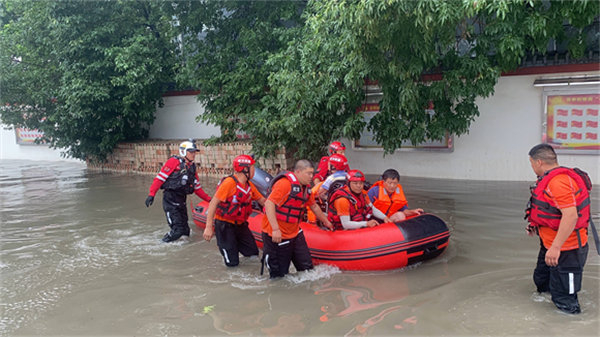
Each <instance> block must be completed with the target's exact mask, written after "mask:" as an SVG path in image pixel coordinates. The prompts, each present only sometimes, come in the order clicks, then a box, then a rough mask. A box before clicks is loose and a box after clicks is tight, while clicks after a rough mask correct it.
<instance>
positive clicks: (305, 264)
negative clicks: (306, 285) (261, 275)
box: [262, 230, 313, 278]
mask: <svg viewBox="0 0 600 337" xmlns="http://www.w3.org/2000/svg"><path fill="white" fill-rule="evenodd" d="M262 239H263V263H264V264H265V265H266V266H267V269H269V275H270V277H271V278H276V277H283V276H285V275H286V274H287V273H289V269H290V262H293V263H294V267H295V268H296V270H298V271H302V270H309V269H312V268H313V263H312V259H311V257H310V250H309V249H308V246H307V245H306V239H304V233H303V232H302V230H300V232H299V233H298V235H297V236H296V237H295V238H293V239H289V240H281V242H280V243H275V242H273V240H272V238H271V237H270V236H269V235H268V234H267V233H264V232H263V233H262Z"/></svg>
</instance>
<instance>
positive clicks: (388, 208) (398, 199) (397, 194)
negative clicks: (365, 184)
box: [371, 180, 408, 216]
mask: <svg viewBox="0 0 600 337" xmlns="http://www.w3.org/2000/svg"><path fill="white" fill-rule="evenodd" d="M375 186H378V187H379V195H378V196H377V200H374V201H373V206H374V207H375V208H377V209H378V210H380V211H381V212H383V213H384V214H385V215H387V216H390V215H392V214H394V213H396V212H398V211H399V210H400V209H402V208H403V207H404V206H406V205H408V202H407V201H406V197H405V196H404V191H403V190H402V186H401V185H400V184H398V186H396V190H395V191H394V193H393V194H392V195H391V196H390V195H388V193H387V191H386V190H385V187H384V186H383V181H382V180H379V181H377V182H376V183H375V184H373V186H372V187H371V188H373V187H375Z"/></svg>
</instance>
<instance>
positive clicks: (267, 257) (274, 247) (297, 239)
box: [262, 159, 333, 278]
mask: <svg viewBox="0 0 600 337" xmlns="http://www.w3.org/2000/svg"><path fill="white" fill-rule="evenodd" d="M313 173H314V168H313V164H312V163H311V162H310V161H308V160H304V159H302V160H299V161H298V162H297V163H296V165H295V166H294V172H284V173H280V174H279V175H278V176H276V177H275V178H274V179H273V185H272V189H271V193H270V194H269V197H268V198H267V201H266V202H265V215H266V216H264V217H263V222H262V239H263V244H264V247H263V263H264V265H266V266H267V268H268V270H269V275H270V277H271V278H277V277H283V276H285V275H286V274H287V273H288V272H289V267H290V262H293V263H294V267H295V268H296V270H298V271H303V270H308V269H312V268H313V264H312V259H311V257H310V251H309V250H308V246H307V245H306V240H305V239H304V234H303V233H302V230H301V229H300V222H301V221H302V220H303V216H304V212H305V210H306V207H307V206H308V207H310V208H311V210H312V211H313V212H314V213H315V215H316V217H317V219H318V220H320V221H322V223H323V225H324V226H325V227H327V228H329V229H332V228H333V226H332V225H331V222H329V220H327V217H326V216H325V214H323V212H322V211H321V209H320V208H319V207H318V206H317V205H316V203H315V199H314V197H313V196H312V194H311V192H310V188H309V185H310V183H311V181H312V178H313Z"/></svg>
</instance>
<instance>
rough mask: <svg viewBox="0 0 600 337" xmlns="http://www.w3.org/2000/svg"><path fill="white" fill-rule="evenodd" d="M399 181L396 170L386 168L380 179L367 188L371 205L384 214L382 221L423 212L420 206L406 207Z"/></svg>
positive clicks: (399, 218) (391, 220) (406, 203)
mask: <svg viewBox="0 0 600 337" xmlns="http://www.w3.org/2000/svg"><path fill="white" fill-rule="evenodd" d="M399 182H400V174H399V173H398V171H396V170H394V169H387V170H385V171H384V172H383V174H382V175H381V180H380V181H377V182H376V183H374V184H373V186H372V187H371V188H370V189H369V192H368V196H369V199H370V200H371V202H373V206H374V207H375V208H377V209H378V210H380V211H381V212H382V213H384V214H385V218H383V221H384V222H398V221H402V220H404V219H406V218H407V217H410V216H413V215H418V214H422V213H423V209H421V208H415V209H409V208H408V202H407V201H406V197H405V196H404V191H403V190H402V185H400V183H399ZM375 216H376V217H377V215H375Z"/></svg>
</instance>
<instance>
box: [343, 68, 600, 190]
mask: <svg viewBox="0 0 600 337" xmlns="http://www.w3.org/2000/svg"><path fill="white" fill-rule="evenodd" d="M569 75H573V74H560V76H569ZM554 76H555V77H556V75H554ZM541 77H542V76H541V75H528V76H506V77H501V78H500V79H499V82H498V84H497V85H496V88H495V93H494V95H493V96H491V97H488V98H486V99H479V100H478V101H477V104H478V106H479V110H480V113H481V115H480V116H479V117H477V118H476V119H475V121H474V122H473V123H472V124H471V127H470V131H469V133H468V134H467V135H463V136H461V137H455V138H454V151H453V152H425V151H396V152H395V153H393V154H391V155H387V156H385V157H384V156H383V151H381V150H373V149H368V150H367V149H361V148H353V147H352V146H348V148H349V149H347V151H346V155H347V157H348V159H349V162H350V166H351V167H353V168H358V169H361V170H364V171H365V173H366V174H380V173H381V172H383V171H384V170H385V169H387V168H396V169H397V170H398V171H399V172H400V174H401V175H405V176H416V177H431V178H449V179H468V180H519V181H527V180H535V175H534V173H533V172H532V170H531V167H530V164H529V160H528V155H527V153H528V151H529V149H530V148H531V147H533V146H534V145H536V144H538V143H541V142H542V120H543V116H544V113H543V110H544V103H543V89H542V88H540V87H534V86H533V82H534V80H535V79H536V78H541ZM546 77H550V76H546ZM345 141H346V144H347V145H350V143H351V142H350V141H348V140H345ZM558 158H559V163H560V164H561V165H565V166H577V167H579V168H581V169H583V170H585V171H587V172H588V173H589V174H590V177H591V178H592V181H593V182H594V183H595V184H597V183H599V182H600V172H599V171H600V170H599V161H600V156H598V155H581V154H576V155H574V154H559V155H558Z"/></svg>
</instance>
